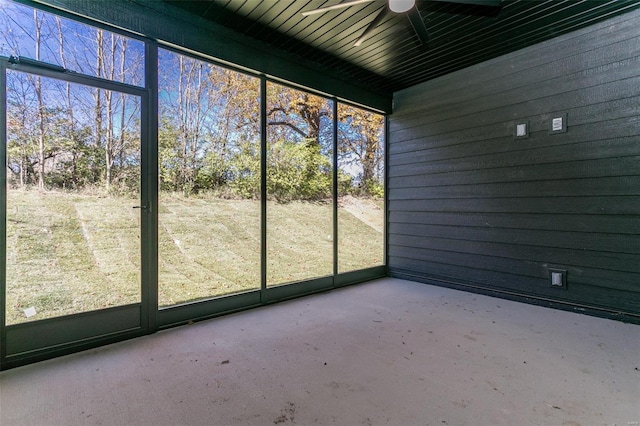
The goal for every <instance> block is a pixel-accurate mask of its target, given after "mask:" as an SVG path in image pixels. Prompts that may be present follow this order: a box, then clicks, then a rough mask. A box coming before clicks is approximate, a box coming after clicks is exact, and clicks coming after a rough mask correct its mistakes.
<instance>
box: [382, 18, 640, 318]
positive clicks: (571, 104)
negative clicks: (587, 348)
mask: <svg viewBox="0 0 640 426" xmlns="http://www.w3.org/2000/svg"><path fill="white" fill-rule="evenodd" d="M638 28H640V12H638V11H634V12H631V13H628V14H625V15H621V16H618V17H616V18H613V19H611V20H609V21H605V22H602V23H600V24H597V25H594V26H592V27H589V28H586V29H583V30H580V31H577V32H574V33H571V34H567V35H564V36H561V37H558V38H555V39H553V40H550V41H548V42H545V43H542V44H539V45H536V46H533V47H530V48H526V49H524V50H520V51H518V52H515V53H512V54H509V55H506V56H503V57H500V58H497V59H494V60H491V61H488V62H485V63H482V64H479V65H477V66H474V67H470V68H467V69H465V70H462V71H459V72H456V73H452V74H449V75H447V76H444V77H441V78H439V79H437V80H432V81H430V82H427V83H424V84H421V85H418V86H415V87H412V88H410V89H407V90H404V91H401V92H397V93H395V94H394V111H393V114H392V115H391V116H390V119H389V148H388V150H389V163H388V179H389V182H388V197H389V227H388V232H389V238H388V240H389V248H388V256H389V259H388V264H389V271H390V274H391V275H392V276H403V277H413V278H415V279H418V280H424V281H429V282H435V283H438V282H441V283H448V284H451V285H459V286H463V287H464V286H467V287H468V288H482V289H488V290H489V291H491V290H495V291H496V292H498V293H500V292H503V293H505V294H507V293H508V294H514V295H520V296H524V297H533V298H537V299H540V300H548V301H556V302H561V303H566V304H568V305H576V306H583V307H584V306H586V307H591V308H595V309H602V310H604V311H609V312H617V313H622V314H624V315H630V316H632V317H633V316H640V31H639V30H638ZM565 113H566V114H567V117H568V120H567V122H568V131H567V132H566V133H557V134H550V127H551V120H552V118H554V117H557V116H560V115H561V114H565ZM525 122H526V123H528V125H529V136H528V137H527V138H520V139H515V138H514V127H515V125H516V124H517V123H525ZM549 268H558V269H565V270H567V284H568V285H567V288H566V289H560V288H556V287H552V286H551V285H550V279H549Z"/></svg>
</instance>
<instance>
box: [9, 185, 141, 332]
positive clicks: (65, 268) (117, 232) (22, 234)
mask: <svg viewBox="0 0 640 426" xmlns="http://www.w3.org/2000/svg"><path fill="white" fill-rule="evenodd" d="M127 201H128V200H122V199H111V198H98V197H94V196H84V195H73V194H66V193H57V192H47V193H40V192H37V191H16V190H10V191H8V192H7V324H14V323H18V322H23V321H25V320H26V319H27V318H26V317H25V314H24V310H25V309H27V308H29V307H34V308H35V309H36V312H38V314H37V315H36V316H34V317H32V318H31V319H43V318H50V317H55V316H60V315H65V314H71V313H78V312H85V311H90V310H94V309H101V308H106V307H110V306H116V305H122V304H127V303H134V302H139V301H140V284H139V283H140V278H139V276H140V263H139V259H140V248H139V246H140V237H139V225H138V221H137V219H136V217H135V216H134V215H133V214H131V212H130V211H129V210H128V209H124V207H125V206H126V205H127V204H130V202H127ZM125 203H126V204H125ZM123 204H124V206H123Z"/></svg>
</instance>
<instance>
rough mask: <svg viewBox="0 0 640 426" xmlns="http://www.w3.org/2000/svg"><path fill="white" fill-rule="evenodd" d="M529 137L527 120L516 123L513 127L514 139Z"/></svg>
mask: <svg viewBox="0 0 640 426" xmlns="http://www.w3.org/2000/svg"><path fill="white" fill-rule="evenodd" d="M528 137H529V122H528V121H525V122H522V123H516V125H515V127H514V129H513V138H514V139H524V138H528Z"/></svg>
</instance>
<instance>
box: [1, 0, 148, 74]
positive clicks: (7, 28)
mask: <svg viewBox="0 0 640 426" xmlns="http://www.w3.org/2000/svg"><path fill="white" fill-rule="evenodd" d="M0 55H2V56H24V57H27V58H30V59H36V60H38V61H42V62H47V63H50V64H55V65H59V66H61V67H63V68H66V69H69V70H71V71H75V72H78V73H83V74H87V75H91V76H95V77H101V78H105V79H108V80H113V81H120V82H123V83H128V84H133V85H137V86H144V43H143V42H141V41H139V40H135V39H131V38H127V37H123V36H121V35H118V34H115V33H113V32H110V31H105V30H103V29H100V28H96V27H92V26H89V25H86V24H82V23H80V22H75V21H72V20H69V19H66V18H62V17H60V16H56V15H53V14H51V13H47V12H43V11H41V10H38V9H34V8H32V7H28V6H24V5H21V4H18V3H14V2H10V1H7V0H0Z"/></svg>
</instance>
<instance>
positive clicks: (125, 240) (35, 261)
mask: <svg viewBox="0 0 640 426" xmlns="http://www.w3.org/2000/svg"><path fill="white" fill-rule="evenodd" d="M380 203H381V202H376V201H373V200H369V199H353V198H352V199H350V200H345V202H341V203H340V206H341V207H340V208H339V224H340V239H339V247H340V250H339V256H340V262H339V265H340V272H345V271H349V270H355V269H363V268H367V267H371V266H376V265H381V264H382V253H383V248H382V241H383V240H382V236H383V232H382V229H383V221H384V215H383V214H382V211H383V210H382V207H381V204H380ZM136 204H138V202H137V201H136V200H133V199H127V198H122V197H121V198H118V197H99V196H93V195H79V194H68V193H62V192H45V193H41V192H38V191H19V190H10V191H8V194H7V206H8V207H7V324H16V323H20V322H24V321H29V320H36V319H44V318H51V317H56V316H60V315H66V314H72V313H79V312H86V311H90V310H95V309H102V308H106V307H111V306H118V305H124V304H130V303H137V302H140V217H139V214H140V213H139V212H140V210H137V209H132V208H131V206H133V205H136ZM160 209H161V210H160V213H159V215H160V223H159V253H160V256H159V267H160V270H159V300H160V306H170V305H174V304H178V303H185V302H189V301H194V300H200V299H206V298H211V297H217V296H222V295H227V294H232V293H238V292H243V291H247V290H254V289H259V288H260V202H259V201H255V200H225V199H219V198H214V197H209V198H207V197H201V198H185V197H181V196H178V195H167V194H162V196H161V207H160ZM268 211H269V218H270V221H269V223H268V227H267V232H268V236H267V241H268V244H269V251H268V253H269V256H268V266H267V271H268V277H269V283H271V284H273V283H288V282H295V281H299V280H304V279H308V278H315V277H321V276H327V275H331V274H332V272H333V266H332V261H333V254H332V253H333V251H332V250H333V237H332V225H331V217H332V207H331V204H330V203H328V202H315V203H310V202H302V201H295V202H291V203H285V204H279V203H276V202H269V203H268ZM29 307H34V308H35V309H36V311H37V315H35V316H34V317H31V318H26V316H25V313H24V310H25V309H27V308H29Z"/></svg>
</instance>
